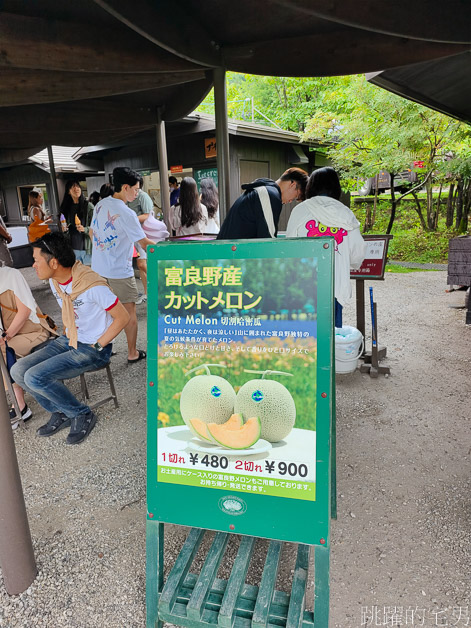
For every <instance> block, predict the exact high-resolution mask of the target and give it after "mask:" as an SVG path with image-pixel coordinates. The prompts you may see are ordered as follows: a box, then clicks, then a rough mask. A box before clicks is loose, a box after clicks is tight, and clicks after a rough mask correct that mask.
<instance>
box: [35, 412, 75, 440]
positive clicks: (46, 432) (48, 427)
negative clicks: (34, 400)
mask: <svg viewBox="0 0 471 628" xmlns="http://www.w3.org/2000/svg"><path fill="white" fill-rule="evenodd" d="M71 420H72V419H68V418H67V417H66V416H65V414H64V413H63V412H53V413H52V414H51V418H50V419H49V421H48V422H47V423H46V424H45V425H42V426H41V427H40V428H39V429H38V430H37V431H36V434H37V435H38V436H52V435H53V434H55V433H56V432H60V430H63V429H64V427H69V425H70V423H71Z"/></svg>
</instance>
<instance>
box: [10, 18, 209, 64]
mask: <svg viewBox="0 0 471 628" xmlns="http://www.w3.org/2000/svg"><path fill="white" fill-rule="evenodd" d="M0 42H1V50H0V68H2V67H16V68H23V69H27V68H29V69H34V70H53V71H61V70H62V71H68V72H81V73H84V74H87V73H88V74H93V73H101V72H106V73H120V72H139V73H145V72H179V71H188V70H193V69H201V68H198V66H195V65H194V64H192V63H189V62H188V61H186V60H185V59H182V58H181V57H180V56H174V55H172V54H171V53H169V52H168V51H167V50H163V49H162V48H158V47H156V46H155V45H153V44H152V43H150V42H149V41H147V40H146V39H143V38H142V37H139V35H137V34H136V33H135V32H134V31H132V30H129V29H125V28H124V27H123V26H122V25H121V24H120V23H119V22H116V25H115V26H113V25H110V26H109V27H102V26H96V25H94V24H87V25H86V26H85V25H82V24H78V23H73V22H65V21H61V20H55V19H54V18H53V17H49V18H40V17H29V16H24V15H16V14H13V13H5V12H2V14H1V20H0Z"/></svg>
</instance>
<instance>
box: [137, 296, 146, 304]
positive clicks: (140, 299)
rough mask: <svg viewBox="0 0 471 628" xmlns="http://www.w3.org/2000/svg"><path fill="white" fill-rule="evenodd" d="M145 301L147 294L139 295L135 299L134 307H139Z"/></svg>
mask: <svg viewBox="0 0 471 628" xmlns="http://www.w3.org/2000/svg"><path fill="white" fill-rule="evenodd" d="M146 301H147V294H140V295H139V296H138V298H137V301H136V305H141V303H145V302H146Z"/></svg>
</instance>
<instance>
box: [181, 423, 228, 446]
mask: <svg viewBox="0 0 471 628" xmlns="http://www.w3.org/2000/svg"><path fill="white" fill-rule="evenodd" d="M229 420H230V419H229ZM188 427H189V428H190V430H191V431H192V432H193V434H194V435H195V436H197V437H198V438H201V440H204V441H209V442H210V443H212V442H213V441H212V439H211V436H210V435H209V434H208V425H207V423H205V422H204V421H202V420H201V419H190V423H189V425H188Z"/></svg>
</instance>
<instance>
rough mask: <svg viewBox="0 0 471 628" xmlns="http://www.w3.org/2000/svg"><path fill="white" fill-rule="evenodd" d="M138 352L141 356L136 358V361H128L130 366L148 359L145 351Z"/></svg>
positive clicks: (139, 350)
mask: <svg viewBox="0 0 471 628" xmlns="http://www.w3.org/2000/svg"><path fill="white" fill-rule="evenodd" d="M137 351H138V353H139V356H138V357H137V358H135V359H134V360H128V364H134V363H135V362H139V360H145V359H146V357H147V353H146V352H145V351H142V349H138V350H137Z"/></svg>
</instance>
